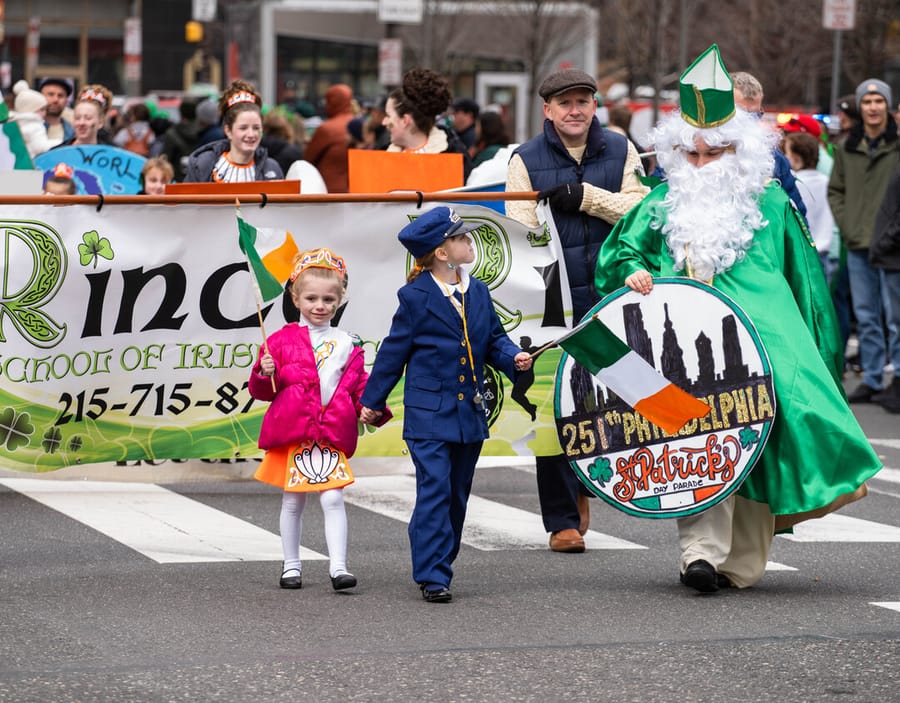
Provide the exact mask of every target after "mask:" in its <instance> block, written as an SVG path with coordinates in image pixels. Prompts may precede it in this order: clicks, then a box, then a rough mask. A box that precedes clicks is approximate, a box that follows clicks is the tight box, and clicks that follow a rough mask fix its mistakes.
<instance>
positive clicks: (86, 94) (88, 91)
mask: <svg viewBox="0 0 900 703" xmlns="http://www.w3.org/2000/svg"><path fill="white" fill-rule="evenodd" d="M84 100H93V101H94V102H98V103H100V104H101V105H102V106H103V107H106V96H105V95H104V94H103V93H101V92H100V91H99V90H95V89H94V88H85V89H84V90H82V91H81V95H79V96H78V101H79V102H82V101H84Z"/></svg>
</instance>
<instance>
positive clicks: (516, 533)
mask: <svg viewBox="0 0 900 703" xmlns="http://www.w3.org/2000/svg"><path fill="white" fill-rule="evenodd" d="M415 493H416V480H415V478H414V477H412V476H397V475H393V476H366V477H358V478H357V479H356V483H354V484H353V485H352V486H350V487H348V488H347V489H346V490H345V491H344V500H345V501H346V502H348V503H351V504H352V505H356V506H358V507H360V508H365V509H367V510H371V511H373V512H376V513H379V514H381V515H385V516H386V517H390V518H393V519H395V520H402V521H404V522H408V521H409V518H410V515H412V511H413V506H414V505H415V498H416V496H415ZM547 539H548V538H547V533H546V532H545V531H544V528H543V525H542V524H541V518H540V516H539V515H536V514H535V513H532V512H529V511H527V510H521V509H519V508H514V507H512V506H509V505H503V504H502V503H497V502H495V501H492V500H486V499H485V498H480V497H478V496H475V495H473V496H471V497H470V498H469V506H468V510H467V512H466V523H465V526H464V527H463V535H462V541H463V544H466V545H468V546H470V547H474V548H475V549H481V550H484V551H496V550H501V549H546V548H547ZM584 543H585V546H586V547H587V548H588V549H646V548H647V547H645V546H643V545H640V544H635V543H634V542H628V541H626V540H624V539H619V538H618V537H612V536H611V535H606V534H603V533H601V532H595V531H594V530H588V532H587V534H586V535H585V536H584Z"/></svg>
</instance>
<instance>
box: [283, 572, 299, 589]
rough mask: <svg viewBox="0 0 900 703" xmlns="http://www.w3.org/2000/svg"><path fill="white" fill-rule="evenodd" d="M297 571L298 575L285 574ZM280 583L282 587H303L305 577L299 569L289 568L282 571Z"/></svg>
mask: <svg viewBox="0 0 900 703" xmlns="http://www.w3.org/2000/svg"><path fill="white" fill-rule="evenodd" d="M295 571H296V572H297V575H296V576H285V574H292V573H294V572H295ZM278 585H279V586H281V587H282V588H303V578H302V577H301V576H300V572H299V571H297V569H288V570H287V571H284V572H282V574H281V579H280V580H279V581H278Z"/></svg>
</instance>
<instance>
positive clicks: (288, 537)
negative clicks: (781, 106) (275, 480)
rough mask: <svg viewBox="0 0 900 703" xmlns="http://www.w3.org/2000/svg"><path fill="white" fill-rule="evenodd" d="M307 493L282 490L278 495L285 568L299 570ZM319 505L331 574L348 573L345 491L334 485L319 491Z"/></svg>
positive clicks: (286, 569) (285, 569)
mask: <svg viewBox="0 0 900 703" xmlns="http://www.w3.org/2000/svg"><path fill="white" fill-rule="evenodd" d="M306 496H307V494H306V493H296V492H292V491H285V492H284V493H283V494H282V497H281V518H280V520H279V527H280V529H281V547H282V549H283V550H284V571H290V570H292V569H296V570H297V571H300V533H301V532H302V530H303V508H305V507H306ZM319 505H321V506H322V515H323V517H324V518H325V543H326V544H327V545H328V557H329V559H330V560H331V564H330V566H329V573H330V575H331V576H337V575H338V574H345V573H347V513H346V512H345V511H344V491H343V489H341V488H333V489H331V490H329V491H322V492H321V493H319Z"/></svg>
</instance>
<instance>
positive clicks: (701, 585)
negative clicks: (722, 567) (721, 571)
mask: <svg viewBox="0 0 900 703" xmlns="http://www.w3.org/2000/svg"><path fill="white" fill-rule="evenodd" d="M681 583H683V584H684V585H685V586H690V587H691V588H694V589H696V590H698V591H700V592H701V593H715V592H716V591H718V590H719V581H718V574H717V573H716V570H715V569H714V568H713V565H712V564H710V563H709V562H708V561H704V560H703V559H697V561H692V562H691V563H690V564H688V566H687V568H686V569H685V570H684V573H683V574H682V575H681Z"/></svg>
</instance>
